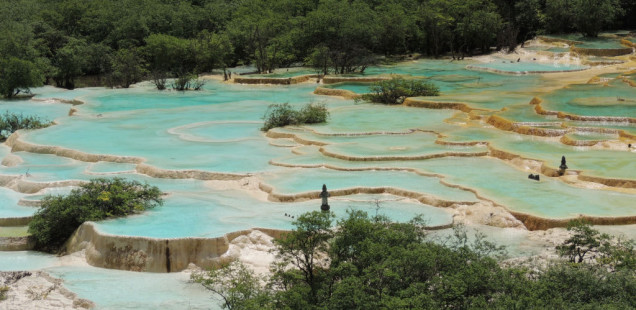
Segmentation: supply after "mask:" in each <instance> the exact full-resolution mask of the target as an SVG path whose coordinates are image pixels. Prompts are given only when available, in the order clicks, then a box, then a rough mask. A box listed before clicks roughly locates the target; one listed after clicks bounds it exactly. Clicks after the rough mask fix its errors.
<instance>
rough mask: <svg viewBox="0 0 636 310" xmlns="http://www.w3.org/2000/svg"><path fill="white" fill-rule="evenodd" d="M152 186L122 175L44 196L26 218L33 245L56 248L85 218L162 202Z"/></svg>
mask: <svg viewBox="0 0 636 310" xmlns="http://www.w3.org/2000/svg"><path fill="white" fill-rule="evenodd" d="M161 195H162V192H161V191H160V190H159V189H158V188H157V187H154V186H150V185H148V184H142V183H139V182H137V181H126V180H124V179H121V178H114V179H93V180H91V181H90V182H88V183H86V184H83V185H81V186H80V187H79V188H78V189H74V190H72V191H71V193H70V194H68V195H66V196H46V197H44V199H42V205H41V207H40V209H38V211H37V212H36V213H35V215H34V216H33V220H31V222H29V230H28V231H29V233H30V234H31V235H32V236H33V238H34V239H35V243H36V248H37V249H40V250H45V251H50V252H55V251H58V250H60V247H61V246H62V245H63V244H64V242H66V240H67V239H68V238H69V237H70V236H71V235H72V234H73V232H74V231H75V230H76V229H77V228H78V227H79V226H80V225H81V224H82V223H84V222H86V221H99V220H102V219H105V218H109V217H118V216H126V215H129V214H134V213H139V212H142V211H144V210H146V209H149V208H153V207H155V206H157V205H161V204H162V203H163V199H162V198H161Z"/></svg>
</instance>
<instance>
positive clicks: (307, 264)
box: [274, 211, 334, 304]
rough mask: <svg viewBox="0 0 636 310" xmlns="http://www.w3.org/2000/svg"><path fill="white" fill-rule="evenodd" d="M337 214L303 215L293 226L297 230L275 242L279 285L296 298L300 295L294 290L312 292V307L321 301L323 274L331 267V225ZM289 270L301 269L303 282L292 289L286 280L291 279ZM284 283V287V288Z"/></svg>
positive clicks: (294, 284) (310, 295)
mask: <svg viewBox="0 0 636 310" xmlns="http://www.w3.org/2000/svg"><path fill="white" fill-rule="evenodd" d="M333 218H334V214H333V213H329V212H321V211H314V212H310V213H305V214H302V215H300V216H299V217H298V219H296V220H295V221H294V222H293V223H292V224H293V225H294V227H295V229H294V230H292V231H291V232H289V233H287V234H285V235H284V236H282V237H281V238H279V239H275V240H274V242H275V244H276V258H277V259H278V260H279V263H278V268H277V269H276V270H275V272H276V273H278V275H277V276H275V277H277V278H278V279H281V280H280V281H279V285H280V286H281V287H285V286H286V287H287V288H288V291H289V292H292V294H296V293H298V292H299V291H298V290H296V289H294V286H300V291H301V292H302V291H305V290H304V289H306V290H308V294H307V296H306V297H307V298H309V299H308V302H309V303H310V304H315V303H316V302H317V298H318V296H317V295H318V290H319V287H320V282H321V276H322V275H321V274H322V273H323V270H324V269H325V268H327V267H328V264H327V262H328V260H327V259H326V258H327V257H326V254H327V246H328V241H329V239H331V237H332V236H333V234H332V231H331V225H332V222H333ZM287 266H293V267H294V268H297V270H298V272H299V275H300V281H295V283H292V285H289V283H285V281H283V280H282V279H284V278H286V277H288V276H289V273H288V271H287V270H286V267H287ZM281 283H282V284H281Z"/></svg>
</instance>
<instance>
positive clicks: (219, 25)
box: [0, 0, 636, 97]
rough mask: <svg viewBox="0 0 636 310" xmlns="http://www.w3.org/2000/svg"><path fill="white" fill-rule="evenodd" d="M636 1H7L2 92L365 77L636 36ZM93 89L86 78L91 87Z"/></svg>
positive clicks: (1, 37) (0, 5)
mask: <svg viewBox="0 0 636 310" xmlns="http://www.w3.org/2000/svg"><path fill="white" fill-rule="evenodd" d="M634 16H636V2H634V1H632V0H391V1H379V0H353V1H350V0H100V1H97V0H2V1H0V30H1V31H0V93H1V94H2V96H4V97H13V96H16V95H19V94H20V93H21V92H22V93H25V92H28V90H29V87H34V86H39V85H42V84H44V83H46V84H52V85H56V86H58V87H64V88H68V89H72V88H74V87H77V86H85V85H83V84H82V83H80V84H78V78H79V77H82V76H88V77H96V81H93V84H95V85H107V86H111V87H124V88H125V87H129V86H130V85H131V84H133V83H136V82H139V81H141V80H144V79H151V80H153V81H154V82H155V85H157V88H159V89H164V88H166V79H167V78H175V79H176V80H175V81H177V82H176V83H175V84H176V85H175V88H176V89H178V90H184V89H188V88H194V89H196V88H198V87H199V88H200V87H201V85H200V84H197V82H196V81H194V80H195V79H196V76H197V75H198V74H200V73H203V72H211V71H212V70H215V69H216V70H223V71H224V73H225V74H226V75H227V72H226V71H225V69H226V68H230V67H233V66H237V65H244V64H252V65H253V66H254V68H255V71H257V72H258V73H267V72H271V71H272V70H273V69H275V68H280V67H289V66H295V65H305V66H311V67H314V68H316V70H317V72H321V73H322V74H328V73H335V74H343V73H352V72H364V69H365V68H366V67H367V66H369V65H372V64H374V63H377V62H378V61H379V60H381V59H386V58H387V57H391V56H396V55H407V54H411V53H417V54H420V55H424V56H429V57H440V56H451V57H452V58H454V59H462V58H463V57H465V56H470V55H474V54H483V53H488V52H491V51H493V50H502V49H503V50H507V51H513V50H514V49H515V47H516V46H518V45H519V44H521V43H522V42H524V41H525V40H527V39H530V38H532V37H533V36H535V35H537V34H544V33H568V32H580V33H582V34H583V35H585V36H592V37H593V36H597V35H598V34H599V32H600V31H605V30H612V29H634V28H635V27H636V18H634ZM89 84H90V83H89Z"/></svg>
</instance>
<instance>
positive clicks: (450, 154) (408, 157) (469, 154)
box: [318, 147, 488, 161]
mask: <svg viewBox="0 0 636 310" xmlns="http://www.w3.org/2000/svg"><path fill="white" fill-rule="evenodd" d="M318 151H319V152H320V153H322V154H323V155H325V156H327V157H332V158H337V159H342V160H347V161H404V160H425V159H433V158H441V157H480V156H486V155H488V152H487V151H484V152H442V153H436V154H427V155H406V156H350V155H342V154H338V153H334V152H330V151H327V150H326V149H325V148H324V147H321V148H320V149H319V150H318Z"/></svg>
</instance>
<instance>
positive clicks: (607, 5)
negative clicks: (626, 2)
mask: <svg viewBox="0 0 636 310" xmlns="http://www.w3.org/2000/svg"><path fill="white" fill-rule="evenodd" d="M572 2H573V3H572V6H573V10H572V11H573V14H574V25H575V26H576V29H577V30H578V31H579V32H581V33H583V35H585V36H586V37H597V36H598V33H599V32H600V31H601V30H603V29H604V28H605V27H607V26H610V25H612V24H613V23H615V22H616V21H617V19H618V17H620V16H622V15H623V14H624V13H625V11H624V10H623V8H622V7H621V1H620V0H573V1H572Z"/></svg>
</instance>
